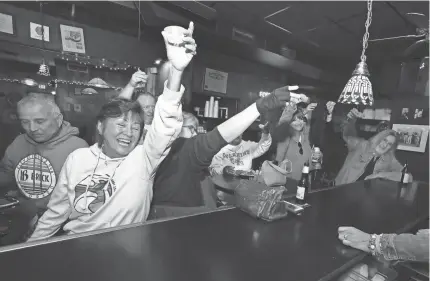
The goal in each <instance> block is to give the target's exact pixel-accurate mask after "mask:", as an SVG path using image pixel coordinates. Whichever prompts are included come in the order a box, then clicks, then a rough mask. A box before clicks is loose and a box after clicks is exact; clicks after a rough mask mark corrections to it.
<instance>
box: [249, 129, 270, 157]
mask: <svg viewBox="0 0 430 281" xmlns="http://www.w3.org/2000/svg"><path fill="white" fill-rule="evenodd" d="M268 126H269V124H266V125H265V126H263V127H262V129H263V131H262V133H261V138H260V141H259V142H258V143H255V147H254V148H253V149H252V150H251V154H252V158H253V159H255V158H258V157H260V156H262V155H263V154H264V153H266V152H267V151H268V150H269V148H270V146H271V145H272V136H271V135H270V132H269V128H268Z"/></svg>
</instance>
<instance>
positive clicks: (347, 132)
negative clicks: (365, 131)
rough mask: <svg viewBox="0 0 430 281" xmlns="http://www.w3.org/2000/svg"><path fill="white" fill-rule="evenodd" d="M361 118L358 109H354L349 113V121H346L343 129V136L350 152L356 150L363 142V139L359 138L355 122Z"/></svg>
mask: <svg viewBox="0 0 430 281" xmlns="http://www.w3.org/2000/svg"><path fill="white" fill-rule="evenodd" d="M360 116H361V113H360V112H359V111H358V110H357V109H356V108H353V109H352V110H351V111H350V112H349V113H348V115H347V119H346V120H345V124H344V126H343V129H342V136H343V139H344V141H345V142H346V144H347V146H348V149H349V150H353V149H355V148H356V147H357V145H358V144H359V143H361V142H362V141H363V139H362V138H359V137H358V136H357V130H356V128H355V121H356V120H357V118H358V117H360Z"/></svg>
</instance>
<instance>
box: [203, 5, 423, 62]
mask: <svg viewBox="0 0 430 281" xmlns="http://www.w3.org/2000/svg"><path fill="white" fill-rule="evenodd" d="M205 3H206V4H207V3H208V2H205ZM218 5H227V6H229V7H232V8H231V9H230V13H231V15H230V17H231V18H235V19H238V21H241V23H242V24H243V25H244V26H246V25H247V24H252V17H255V18H262V19H265V20H266V21H267V22H269V23H271V24H275V25H277V26H278V27H276V26H274V25H272V29H273V28H275V29H279V30H281V31H282V29H285V30H288V31H289V32H291V34H289V32H287V31H283V33H284V35H285V37H288V39H289V40H291V39H292V40H296V41H300V42H301V43H303V44H306V45H308V47H310V48H313V49H314V50H315V51H317V52H320V51H324V52H325V53H327V54H329V55H331V56H336V57H339V58H341V57H351V56H354V57H357V56H359V55H360V52H361V49H362V43H361V42H362V38H363V35H364V31H365V27H364V24H365V21H366V16H367V5H366V1H318V2H316V1H301V2H299V1H297V2H251V1H250V2H239V1H237V2H218V3H216V4H214V7H215V8H217V6H218ZM282 9H285V10H283V11H281V12H279V13H277V14H275V15H273V16H270V15H272V14H273V13H276V12H277V11H280V10H282ZM408 12H416V13H423V14H425V15H427V18H428V14H429V2H428V1H417V2H414V1H408V2H385V1H378V2H374V3H373V9H372V14H373V15H372V23H371V26H370V39H372V38H384V37H393V36H401V35H409V34H416V33H415V32H416V31H415V28H416V27H415V26H414V25H413V24H412V22H410V21H409V20H408V18H407V17H406V16H405V14H406V13H408ZM240 15H246V16H240ZM268 16H269V17H268ZM281 28H282V29H281ZM413 42H414V39H412V40H411V39H406V40H405V39H402V40H396V41H385V42H378V43H376V42H375V43H369V54H370V56H372V55H373V57H381V56H383V57H387V56H388V55H397V54H399V53H401V52H402V51H403V50H405V49H406V47H407V46H409V45H410V44H411V43H413ZM357 59H358V58H357Z"/></svg>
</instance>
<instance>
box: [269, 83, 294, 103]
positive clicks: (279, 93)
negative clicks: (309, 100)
mask: <svg viewBox="0 0 430 281" xmlns="http://www.w3.org/2000/svg"><path fill="white" fill-rule="evenodd" d="M298 89H299V86H284V87H281V88H278V89H275V90H274V91H273V95H275V96H276V97H277V98H278V99H279V100H280V101H282V102H286V101H289V100H290V99H291V98H292V97H293V96H294V97H296V98H297V99H300V95H299V94H295V93H292V91H297V90H298Z"/></svg>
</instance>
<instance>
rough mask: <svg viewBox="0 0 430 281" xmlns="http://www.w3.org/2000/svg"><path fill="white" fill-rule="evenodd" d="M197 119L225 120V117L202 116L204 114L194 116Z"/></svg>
mask: <svg viewBox="0 0 430 281" xmlns="http://www.w3.org/2000/svg"><path fill="white" fill-rule="evenodd" d="M196 117H197V118H199V119H204V120H214V121H215V120H221V121H225V120H227V119H225V118H215V117H204V116H196Z"/></svg>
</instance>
